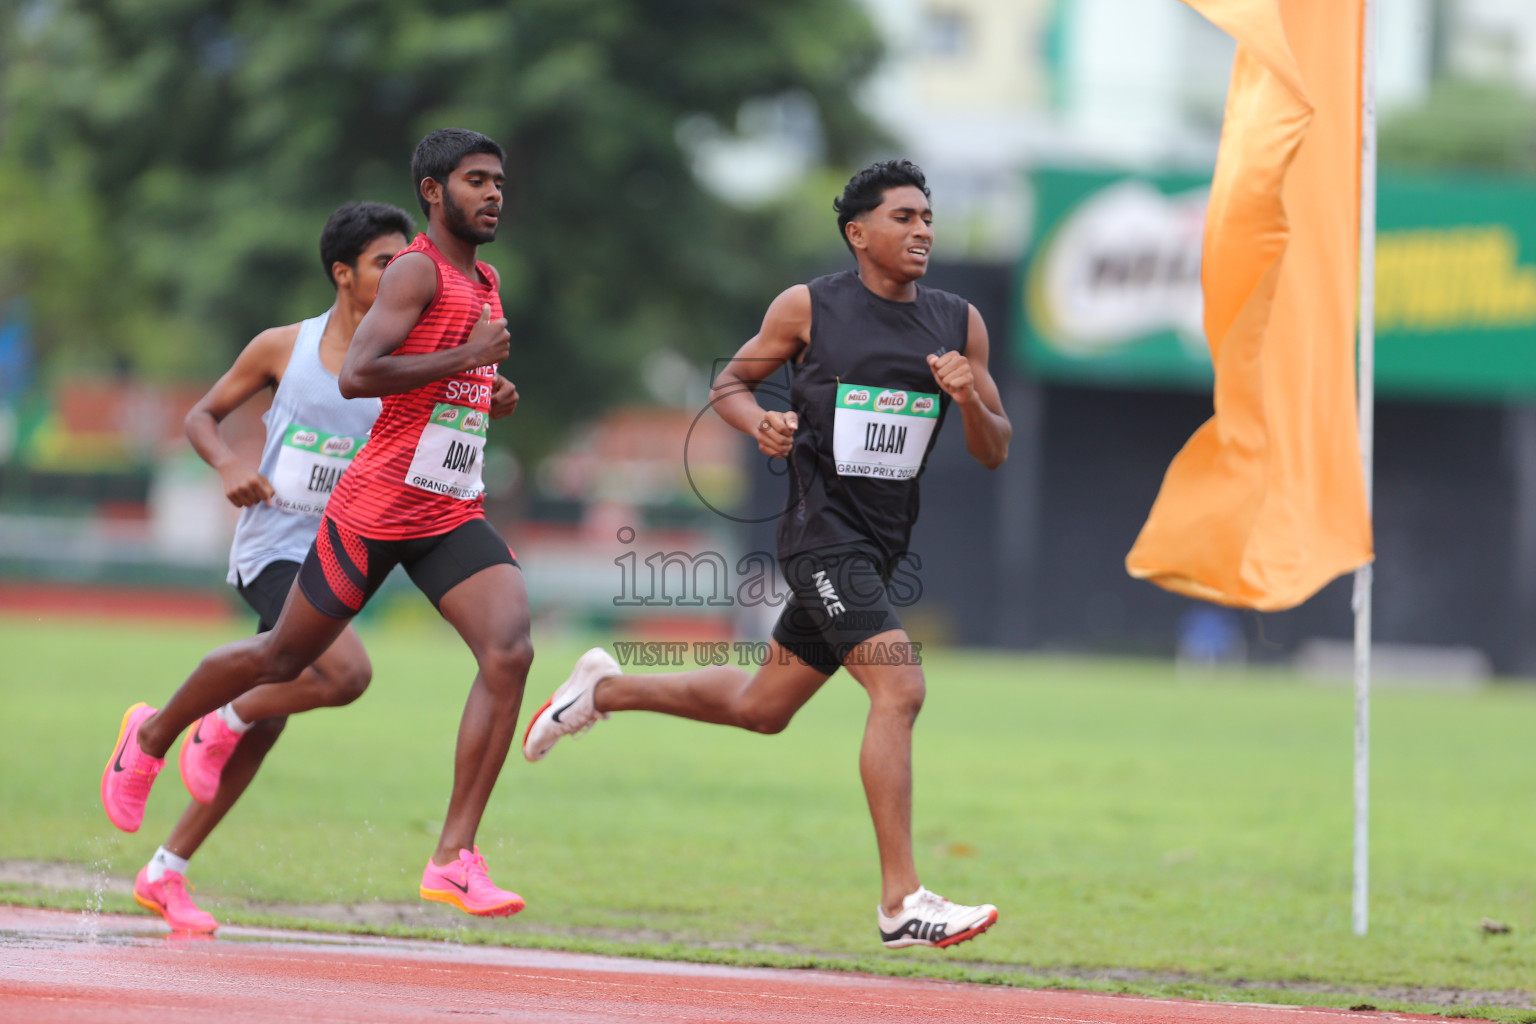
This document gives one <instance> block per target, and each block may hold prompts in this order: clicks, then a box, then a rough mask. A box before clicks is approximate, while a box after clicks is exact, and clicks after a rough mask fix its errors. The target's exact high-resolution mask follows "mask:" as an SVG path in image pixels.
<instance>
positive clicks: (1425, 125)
mask: <svg viewBox="0 0 1536 1024" xmlns="http://www.w3.org/2000/svg"><path fill="white" fill-rule="evenodd" d="M1381 161H1382V163H1383V164H1384V165H1388V166H1395V167H1421V168H1426V169H1429V168H1436V169H1444V170H1483V171H1501V172H1505V173H1510V172H1513V173H1519V174H1536V100H1532V99H1530V98H1529V97H1527V96H1524V95H1522V94H1521V93H1520V92H1518V91H1517V90H1516V89H1515V88H1513V87H1512V86H1505V85H1499V84H1496V83H1489V82H1469V81H1464V80H1461V79H1455V78H1449V79H1442V80H1440V81H1438V82H1436V83H1435V86H1434V88H1433V90H1432V91H1431V92H1430V94H1429V97H1428V99H1427V100H1426V101H1425V102H1424V103H1423V104H1422V105H1421V106H1419V107H1416V108H1414V109H1411V110H1404V111H1400V112H1398V113H1395V114H1393V115H1391V116H1389V117H1385V118H1383V119H1382V125H1381Z"/></svg>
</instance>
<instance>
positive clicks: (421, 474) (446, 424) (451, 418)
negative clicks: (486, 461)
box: [405, 402, 490, 500]
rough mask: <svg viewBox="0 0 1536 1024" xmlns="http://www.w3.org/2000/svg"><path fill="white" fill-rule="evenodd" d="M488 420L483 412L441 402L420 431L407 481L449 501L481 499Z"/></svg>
mask: <svg viewBox="0 0 1536 1024" xmlns="http://www.w3.org/2000/svg"><path fill="white" fill-rule="evenodd" d="M489 419H490V417H488V416H487V415H486V414H485V412H484V411H482V410H480V409H471V408H468V407H467V406H462V405H453V404H451V403H448V402H439V403H438V404H437V405H436V406H435V407H434V408H433V410H432V415H431V416H429V417H427V422H426V425H425V426H423V427H422V428H421V439H420V440H419V441H417V442H416V455H415V457H414V458H412V460H411V468H410V469H408V470H407V471H406V474H405V482H406V483H408V484H410V485H411V486H412V487H419V488H421V489H422V490H424V491H431V492H433V493H434V494H444V495H447V496H448V497H450V498H459V499H462V500H468V499H470V498H477V497H479V496H480V492H482V491H483V490H485V484H484V483H483V482H482V481H481V479H480V465H481V462H482V461H483V459H482V456H484V454H485V428H486V425H487V423H488V422H489Z"/></svg>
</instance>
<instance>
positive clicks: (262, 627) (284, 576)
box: [235, 559, 299, 633]
mask: <svg viewBox="0 0 1536 1024" xmlns="http://www.w3.org/2000/svg"><path fill="white" fill-rule="evenodd" d="M298 574H299V563H298V562H290V561H288V560H287V559H280V560H278V561H276V562H268V563H267V565H266V567H265V568H263V569H262V570H261V572H259V573H257V574H256V578H255V579H253V580H251V582H249V583H241V584H239V585H238V586H236V587H235V589H236V590H238V591H239V592H240V596H241V597H243V598H245V603H246V604H248V605H250V606H251V607H252V608H254V609H255V610H256V615H257V622H256V632H258V633H266V632H269V631H270V630H271V629H272V627H273V626H275V625H277V617H278V616H279V615H281V614H282V613H283V602H284V601H287V600H288V591H289V590H291V589H293V578H294V577H295V576H297V575H298Z"/></svg>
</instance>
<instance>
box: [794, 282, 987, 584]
mask: <svg viewBox="0 0 1536 1024" xmlns="http://www.w3.org/2000/svg"><path fill="white" fill-rule="evenodd" d="M809 287H810V290H811V343H810V346H809V347H808V348H807V349H806V351H805V356H804V359H803V360H802V361H801V362H800V364H799V365H798V366H796V367H795V371H794V379H793V381H792V383H791V385H790V405H791V407H792V408H793V409H794V411H795V413H796V414H797V415H798V416H799V418H800V427H799V429H798V430H797V431H796V432H795V441H794V446H793V448H792V449H791V450H790V454H789V472H788V474H787V476H788V478H789V486H790V500H789V505H788V506H787V507H786V510H785V512H784V515H783V517H782V518H781V519H780V520H779V557H780V558H787V557H789V556H790V555H794V554H799V553H801V552H804V551H812V550H815V549H818V548H826V547H834V546H838V545H845V544H856V545H872V546H873V547H874V548H875V549H876V553H878V554H880V555H883V556H884V557H885V558H886V559H887V560H888V561H894V559H895V558H896V557H897V556H899V555H901V554H903V553H904V552H905V551H906V550H907V542H908V539H909V538H910V536H911V532H912V524H913V523H915V522H916V521H917V513H918V479H919V478H920V477H921V476H922V473H923V468H924V466H925V465H926V463H927V461H928V453H929V452H930V451H931V450H932V449H933V442H934V440H935V439H936V438H937V437H938V433H939V428H940V427H941V426H942V425H943V423H944V414H945V412H946V411H947V410H948V408H949V403H950V398H949V396H948V395H946V394H944V393H943V390H942V389H941V388H940V387H939V385H938V382H937V381H936V380H934V379H933V372H932V371H931V370H930V369H929V368H928V356H929V355H930V354H942V353H943V352H945V351H950V352H960V353H964V352H965V344H966V337H967V334H968V328H969V323H970V320H969V313H970V304H969V303H968V302H966V300H964V299H962V298H960V297H959V296H958V295H952V294H950V293H949V292H944V291H939V290H937V289H934V288H924V287H922V286H921V285H919V286H918V292H917V299H916V300H915V301H913V302H894V301H892V300H890V299H886V298H882V297H880V296H879V295H876V294H875V293H874V292H872V291H870V290H869V289H868V288H866V287H865V286H864V284H863V282H862V281H860V280H859V276H858V274H857V273H856V272H854V271H844V272H843V273H840V274H830V275H828V276H826V277H818V278H817V279H816V280H814V281H812V282H811V283H810V285H809Z"/></svg>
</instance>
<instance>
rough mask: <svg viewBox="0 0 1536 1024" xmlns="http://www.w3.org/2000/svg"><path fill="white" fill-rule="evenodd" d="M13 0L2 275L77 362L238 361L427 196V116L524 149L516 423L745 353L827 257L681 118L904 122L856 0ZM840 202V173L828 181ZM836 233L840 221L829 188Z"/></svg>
mask: <svg viewBox="0 0 1536 1024" xmlns="http://www.w3.org/2000/svg"><path fill="white" fill-rule="evenodd" d="M6 11H7V13H3V14H0V39H3V42H0V60H3V62H4V63H3V67H0V75H3V80H0V85H3V90H4V93H3V96H4V99H3V108H0V197H3V198H4V199H6V200H8V202H7V210H8V211H10V213H8V215H7V216H8V217H11V216H12V215H19V220H18V221H17V222H16V223H14V224H8V225H7V226H6V227H5V228H4V229H0V297H3V292H4V290H5V289H7V288H11V289H16V288H20V289H24V290H26V291H28V292H29V293H39V294H36V295H33V298H34V305H35V309H36V315H37V320H38V321H39V324H40V325H43V324H44V323H45V322H46V324H47V327H46V329H45V330H43V331H41V332H40V337H41V338H43V339H44V340H45V341H51V343H52V354H53V355H54V357H55V359H56V360H57V359H58V358H61V357H64V358H70V359H71V360H72V361H79V360H84V361H86V362H90V361H92V360H94V361H96V362H97V363H100V362H102V361H103V356H104V354H115V355H120V356H122V357H125V358H126V359H128V360H129V361H130V362H131V364H132V365H133V367H134V368H135V370H136V371H137V372H141V373H154V374H200V375H207V374H211V373H213V372H216V371H218V370H219V369H221V368H222V367H223V366H224V365H226V364H227V361H228V360H229V358H230V357H231V355H232V354H233V352H234V351H235V350H236V348H237V347H238V346H239V345H241V344H243V343H244V341H245V340H246V339H247V338H249V337H250V336H251V335H253V334H254V333H255V332H256V331H258V330H260V329H261V328H263V327H266V326H269V325H271V324H273V323H279V322H285V321H291V320H294V319H297V318H300V317H302V316H305V315H311V314H313V313H314V312H315V311H317V310H318V309H321V308H323V307H324V305H325V304H326V303H327V302H328V301H329V289H328V287H327V285H326V282H325V279H324V277H323V276H321V274H320V268H319V266H318V254H317V239H318V234H319V229H320V225H321V223H322V222H323V219H324V217H325V216H326V214H327V213H329V211H330V210H331V209H332V208H333V207H335V206H336V205H338V204H340V203H342V202H344V201H347V200H350V199H363V198H366V199H381V200H385V201H392V202H395V203H397V204H399V205H401V206H404V207H406V208H408V209H409V210H410V211H411V212H412V213H413V214H417V213H418V209H417V207H416V204H415V202H414V199H413V195H412V191H411V187H410V182H409V174H408V168H409V163H410V155H411V152H412V149H413V148H414V146H415V144H416V141H417V140H418V139H419V138H420V137H421V136H422V135H423V134H425V133H426V132H427V131H429V130H431V129H433V128H437V127H442V126H444V125H461V126H464V127H470V128H475V129H477V130H480V131H483V132H486V133H487V134H489V135H492V136H493V137H495V138H496V139H498V140H499V141H501V142H502V143H503V144H504V145H505V146H506V147H507V149H508V154H509V165H510V167H509V169H510V172H511V178H512V182H513V187H512V189H511V191H512V193H513V194H512V195H511V196H510V203H511V206H512V211H511V216H510V217H508V218H507V219H505V220H504V221H503V227H502V238H501V240H499V241H498V242H497V243H496V244H494V245H492V246H488V247H486V248H485V249H484V250H483V258H485V259H487V260H489V261H490V262H493V263H495V264H496V265H497V267H498V269H499V270H500V271H501V273H502V277H503V299H504V301H505V303H506V306H507V308H508V313H509V318H510V319H511V321H512V331H513V337H514V349H513V355H512V357H511V359H510V360H509V361H508V364H507V370H508V372H509V375H510V376H512V377H513V378H514V379H515V380H517V381H518V382H519V384H520V385H521V387H522V390H523V394H524V399H523V403H522V406H521V408H520V409H519V413H518V421H517V424H518V425H517V428H516V429H515V430H514V431H507V432H504V433H503V436H504V437H505V436H507V435H508V434H510V435H512V438H513V442H514V444H513V446H514V448H515V449H516V450H518V452H519V453H520V454H523V455H525V456H526V455H529V454H534V453H537V452H539V451H542V450H546V449H547V448H548V446H549V445H550V444H551V443H552V442H553V441H554V439H555V438H556V436H557V434H558V433H559V432H560V431H561V430H562V429H563V428H564V426H565V425H566V424H568V423H570V422H571V421H572V420H574V419H577V418H579V417H582V416H584V415H587V414H590V413H591V412H592V411H594V410H596V409H599V408H601V407H602V406H604V405H605V404H607V403H609V402H612V401H614V400H616V399H622V398H623V397H624V396H625V395H626V394H629V393H631V392H632V391H633V389H634V387H635V380H636V372H635V368H636V366H637V364H638V363H639V361H640V360H641V359H642V358H643V356H644V355H645V354H646V353H647V352H648V351H650V350H652V349H654V348H656V347H658V346H666V347H670V348H673V349H676V350H678V351H680V352H682V353H684V354H687V355H689V356H690V357H692V358H695V359H700V360H703V359H707V358H708V357H710V356H715V355H722V354H726V353H728V352H729V351H731V350H732V349H734V347H735V346H736V345H738V344H739V343H740V342H741V341H742V340H743V338H744V336H745V334H744V332H748V333H749V332H750V330H751V328H752V327H753V326H754V325H755V324H754V321H755V317H756V316H757V315H759V314H760V312H761V308H762V306H763V305H764V303H765V302H766V300H767V299H768V298H769V297H771V295H772V294H774V293H775V292H776V291H777V290H778V289H780V288H782V287H784V286H785V285H787V284H788V283H790V281H791V280H793V279H794V275H795V274H797V273H798V272H800V270H801V269H802V267H800V266H797V265H795V260H796V257H797V256H803V254H804V252H805V245H804V240H803V239H791V238H786V233H785V232H784V231H783V230H782V228H781V226H780V225H779V224H778V223H777V221H776V211H775V210H773V209H771V208H764V209H759V210H755V211H744V210H741V209H738V208H736V207H733V206H731V205H729V204H727V203H724V202H722V201H721V200H719V199H718V198H716V197H715V196H714V195H712V194H711V193H710V192H709V191H708V190H706V189H705V188H703V187H702V186H701V185H700V184H699V182H698V180H697V179H696V178H695V176H694V174H693V173H692V170H691V161H692V155H691V153H690V151H689V148H688V147H687V146H686V145H685V143H684V141H683V137H684V133H683V131H682V130H681V127H682V126H683V125H684V124H685V123H697V121H698V119H700V118H705V119H708V120H709V121H710V122H713V123H714V124H715V125H718V126H719V127H720V129H721V130H723V131H724V132H725V133H727V134H728V133H730V132H732V131H733V130H734V129H735V126H736V119H737V116H738V114H739V112H740V111H741V110H742V108H743V106H744V105H745V104H748V103H749V102H751V101H754V100H763V99H765V98H766V99H772V98H775V97H793V98H794V99H795V101H796V102H797V103H798V104H800V105H801V106H808V107H809V109H811V110H813V111H814V114H815V121H816V122H817V124H818V125H819V144H818V145H819V150H820V152H819V153H817V154H815V155H816V156H817V157H819V158H821V159H824V160H825V161H827V162H830V163H833V164H842V165H846V164H848V163H849V162H851V161H853V160H854V159H856V158H857V157H859V156H861V155H863V153H864V152H865V151H866V150H867V149H868V147H869V146H870V145H871V144H872V143H873V142H874V141H875V139H876V132H875V129H874V128H873V127H872V125H871V123H870V122H869V121H868V120H867V119H866V117H865V116H864V115H863V114H862V113H861V112H860V110H859V109H858V107H857V106H856V104H855V102H854V99H853V93H854V90H855V89H856V88H857V87H858V85H859V84H860V82H861V81H862V80H863V78H864V77H865V76H866V75H867V74H868V72H869V71H870V70H871V68H872V67H873V65H874V63H875V61H876V60H877V58H878V56H879V44H878V40H877V37H876V35H875V32H874V30H873V28H872V26H871V25H870V24H869V22H868V20H867V18H866V17H865V16H864V14H863V13H862V11H861V10H860V8H859V7H858V6H857V4H856V2H855V0H777V2H774V3H759V4H749V3H721V2H719V0H512V2H510V3H507V4H503V5H496V6H488V5H484V4H478V3H469V2H465V0H311V2H309V3H305V4H287V3H281V2H278V0H160V2H157V3H143V2H139V0H49V2H33V3H28V4H21V5H8V6H7V8H6ZM827 198H828V200H829V201H830V194H829V196H828V197H827ZM825 222H826V223H825V228H824V230H825V232H826V234H825V236H824V237H825V240H826V246H827V247H828V248H829V249H831V248H835V247H836V246H837V245H838V240H837V237H836V232H835V230H834V229H833V227H832V219H831V215H830V206H829V207H828V209H827V211H826V216H825Z"/></svg>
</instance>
